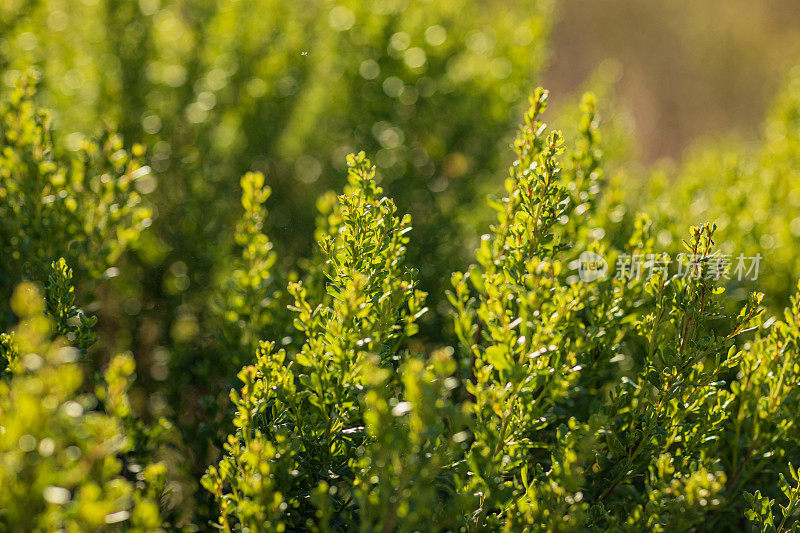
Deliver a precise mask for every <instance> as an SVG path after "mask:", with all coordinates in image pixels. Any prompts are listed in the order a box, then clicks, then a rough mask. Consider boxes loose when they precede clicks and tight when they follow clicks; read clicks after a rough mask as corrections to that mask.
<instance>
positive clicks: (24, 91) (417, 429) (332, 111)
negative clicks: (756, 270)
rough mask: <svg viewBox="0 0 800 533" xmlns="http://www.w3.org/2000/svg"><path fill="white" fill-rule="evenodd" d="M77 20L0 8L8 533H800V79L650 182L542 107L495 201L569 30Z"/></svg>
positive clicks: (512, 16) (390, 15)
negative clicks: (545, 69) (533, 87)
mask: <svg viewBox="0 0 800 533" xmlns="http://www.w3.org/2000/svg"><path fill="white" fill-rule="evenodd" d="M62 4H63V3H62V2H58V1H56V0H52V1H47V2H28V1H25V0H21V1H13V2H10V3H9V2H7V3H4V4H3V5H1V6H0V15H2V17H0V66H1V67H2V72H3V74H2V76H3V83H4V84H5V85H9V84H10V83H11V82H12V81H13V82H14V83H16V86H15V88H14V89H13V90H11V91H10V94H9V96H8V97H7V98H6V99H5V100H4V103H3V104H2V106H0V331H5V333H2V334H0V366H2V368H0V371H1V372H2V377H1V378H0V463H1V464H2V466H0V478H2V479H1V480H2V481H3V487H4V489H6V490H5V492H4V493H3V495H0V530H61V529H65V530H74V531H80V530H103V529H133V530H139V529H141V530H147V531H151V530H158V529H188V530H192V529H201V530H202V529H206V528H207V527H209V522H214V523H215V525H216V526H218V527H220V528H222V529H223V530H231V531H232V530H248V531H272V530H292V531H294V530H321V531H326V530H327V531H350V530H355V529H361V530H364V531H378V530H381V531H427V530H441V531H477V530H490V531H535V530H538V531H558V530H577V531H585V530H604V531H642V530H653V531H693V530H700V529H710V528H717V529H723V530H731V531H740V530H747V529H748V528H750V529H751V530H760V531H787V530H789V529H790V528H795V529H796V528H797V527H800V526H798V525H797V524H798V521H797V520H796V519H797V514H798V488H797V485H798V480H797V476H798V474H797V471H796V469H795V468H794V467H793V466H791V465H792V464H800V448H799V447H798V445H797V438H798V434H797V431H796V429H795V426H796V424H795V421H796V416H797V415H796V413H797V412H798V408H800V405H798V401H800V400H799V398H798V393H797V389H798V385H800V361H798V357H799V356H800V352H799V351H798V339H799V338H800V296H798V295H796V294H794V289H793V286H794V283H791V284H789V283H787V280H789V279H791V280H795V279H796V278H797V277H798V271H797V266H796V262H797V254H796V253H795V252H794V250H795V248H796V246H795V245H796V244H797V243H796V234H798V233H800V232H798V231H795V230H796V229H797V228H795V226H796V225H797V224H796V219H797V218H798V217H796V216H795V215H796V211H797V209H796V207H797V205H795V204H797V203H798V202H797V198H796V197H797V194H795V192H796V191H795V188H796V187H795V185H796V184H795V183H794V178H795V177H796V176H795V174H796V172H797V171H796V166H797V165H796V163H797V156H796V153H795V152H796V151H797V150H796V148H797V131H796V130H797V127H796V126H797V122H798V120H797V119H798V116H800V114H799V112H798V109H800V99H798V97H797V94H796V93H797V91H796V89H797V87H798V84H797V83H796V82H795V81H792V82H791V83H790V86H789V89H788V91H787V93H786V94H785V95H784V96H783V97H781V99H780V100H779V102H778V104H777V105H776V110H775V111H774V112H773V113H772V114H771V115H770V118H769V119H768V122H767V127H766V133H765V141H764V146H763V148H762V149H760V151H759V150H756V151H753V150H746V149H743V148H741V147H739V146H735V145H734V147H733V148H732V149H729V150H732V153H733V155H720V153H721V152H720V151H719V150H718V149H711V150H708V151H706V152H705V154H706V155H701V156H698V157H697V158H695V159H693V160H692V161H690V162H689V163H687V165H686V166H685V167H684V168H683V169H682V170H681V171H680V172H679V173H678V177H677V178H675V179H674V181H672V182H669V181H667V180H666V179H664V178H663V177H656V178H655V179H651V180H649V181H648V182H647V183H646V184H645V185H644V186H643V187H637V186H634V180H632V179H630V178H629V177H626V176H625V175H620V174H616V173H615V170H616V169H615V168H614V165H613V164H609V163H608V162H607V161H605V160H604V159H603V149H601V148H605V147H607V146H609V144H608V143H607V142H606V141H603V140H602V139H601V138H600V135H599V130H598V122H599V112H598V110H597V104H596V102H595V100H596V99H595V98H594V97H593V96H591V95H587V96H585V97H584V99H583V100H582V102H581V104H580V106H579V110H578V112H579V115H580V117H579V118H578V119H577V120H576V121H574V122H575V124H574V125H573V126H572V127H569V128H567V129H566V130H565V131H569V132H574V133H570V134H569V135H567V136H566V139H565V138H564V137H565V136H564V135H562V134H561V133H559V132H557V131H548V129H547V126H546V125H545V124H544V123H543V122H542V113H543V112H544V111H545V106H546V103H547V93H546V92H545V91H542V90H537V91H536V92H535V94H534V96H533V98H532V99H531V102H530V103H531V106H530V109H529V110H528V112H527V113H526V114H525V116H524V123H523V125H522V128H521V130H520V132H519V134H518V136H517V139H516V141H515V142H514V144H513V147H514V152H515V154H516V159H515V161H514V162H513V164H512V165H511V168H510V171H509V173H508V175H507V176H506V179H505V182H504V186H505V191H504V193H503V194H504V196H503V197H502V198H497V197H494V196H490V198H489V202H488V205H487V206H483V205H482V202H483V198H484V196H485V193H487V192H496V191H497V190H498V189H500V187H501V186H502V185H503V184H501V183H500V182H501V181H502V180H497V179H495V178H494V176H495V174H494V172H495V170H496V169H497V168H499V167H500V165H501V164H502V163H503V161H504V159H505V157H506V155H509V156H510V155H511V154H506V153H505V151H504V150H503V149H502V146H503V145H504V144H505V143H506V140H507V139H506V134H507V133H508V124H509V120H510V119H509V117H510V116H511V111H512V110H513V109H514V107H515V105H516V103H517V102H518V100H519V96H520V94H522V92H524V91H527V85H528V83H529V82H530V81H531V78H532V77H534V76H535V75H536V72H537V70H538V67H539V66H540V63H541V59H542V46H543V40H542V36H543V35H544V33H546V30H547V26H548V19H547V17H546V13H547V12H548V11H549V9H550V5H549V3H548V2H538V1H537V2H534V3H533V4H532V5H531V3H524V2H521V3H516V2H512V3H500V2H495V1H491V2H488V3H474V2H467V1H465V0H448V1H445V2H438V3H436V2H424V1H420V2H408V3H404V2H397V3H395V2H388V3H387V2H377V1H376V2H366V3H364V2H362V3H356V2H352V3H344V4H341V5H339V4H337V5H334V4H333V3H328V2H312V3H303V2H301V3H288V2H269V1H264V2H243V1H239V2H234V1H230V2H228V1H225V2H211V1H201V2H191V3H185V2H184V3H181V2H174V1H166V2H163V3H162V2H152V1H149V0H143V1H140V2H132V1H125V0H100V1H97V2H84V3H74V4H73V3H69V4H63V5H62ZM44 27H49V28H50V29H51V30H52V31H47V32H45V31H40V28H44ZM31 63H32V64H35V65H37V66H38V67H39V68H40V69H41V70H43V71H44V73H45V74H46V76H45V77H44V81H43V82H41V90H40V92H39V93H38V96H35V95H34V93H35V91H34V86H35V85H36V83H37V80H36V77H35V76H32V75H21V74H20V71H22V70H23V67H25V68H27V66H28V64H31ZM35 97H36V98H39V99H41V100H42V101H45V102H47V103H49V104H53V105H55V106H56V108H57V110H58V112H57V113H56V114H55V117H56V120H58V121H60V127H59V128H57V129H53V128H52V127H51V125H50V119H49V116H48V115H47V114H46V113H44V112H41V111H39V110H38V109H37V107H36V105H35V102H34V98H35ZM567 116H571V115H567ZM105 121H109V122H116V123H118V128H119V129H118V130H113V129H112V130H109V131H107V132H106V133H101V134H100V135H99V136H97V138H96V140H94V141H86V142H84V141H82V140H81V139H82V137H79V136H76V135H74V134H73V132H71V131H70V130H65V129H64V127H65V125H68V126H67V127H69V128H73V127H74V128H78V129H81V130H84V131H85V130H87V129H89V128H94V127H96V126H97V125H99V124H102V123H103V122H105ZM59 131H60V132H61V133H58V132H59ZM114 131H119V132H121V134H124V135H125V136H126V137H128V138H135V139H139V140H141V141H143V142H146V143H147V144H149V145H151V149H150V150H149V155H148V156H145V154H144V149H143V148H142V147H141V146H140V145H133V147H132V148H131V149H130V151H126V150H125V149H124V148H123V146H124V144H123V142H122V139H121V136H120V135H118V134H117V133H115V132H114ZM617 144H618V141H617V140H613V142H612V143H610V146H611V148H612V150H613V149H614V147H615V146H616V145H617ZM357 146H358V147H364V148H365V149H368V150H369V151H370V152H374V153H375V162H376V166H375V167H373V166H372V165H371V163H370V162H369V161H367V159H366V158H365V155H364V153H363V152H361V153H359V154H358V155H351V156H348V157H346V158H345V156H344V154H345V153H347V152H349V151H352V149H353V148H355V147H357ZM567 147H569V148H570V149H569V150H567V149H566V148H567ZM754 153H755V156H754V155H753V154H754ZM145 158H146V159H147V163H148V165H147V166H145V165H144V161H145ZM343 162H346V163H345V164H342V163H343ZM150 167H152V168H153V174H155V175H157V176H158V177H159V179H158V180H156V179H155V177H154V176H153V175H150V172H151V171H150ZM345 168H346V169H347V180H346V181H347V183H346V185H344V191H343V194H341V195H340V196H336V195H335V194H333V193H331V192H330V191H328V189H330V188H337V189H338V188H339V186H340V184H341V182H342V181H343V180H342V178H341V175H342V174H343V172H339V171H340V170H344V169H345ZM240 175H243V177H242V178H241V179H240V181H239V184H240V186H241V194H240V195H239V198H238V203H239V204H240V205H241V209H240V208H239V205H238V204H237V193H236V188H235V187H234V186H233V184H234V180H235V179H237V178H238V177H239V176H240ZM267 183H269V186H267ZM384 189H385V190H386V194H387V195H389V196H392V197H394V198H396V201H397V203H396V204H395V201H393V200H391V199H389V198H388V197H387V196H384ZM326 191H328V192H326ZM150 193H153V194H150ZM147 194H150V196H149V198H148V204H145V202H144V200H143V197H144V196H145V195H147ZM798 205H800V204H798ZM639 211H641V212H642V213H646V214H638V212H639ZM404 212H410V213H411V215H413V217H414V220H415V224H416V229H415V231H414V232H413V233H412V232H411V225H410V221H411V217H410V216H409V215H401V214H399V213H404ZM492 216H494V220H493V221H492V220H491V219H492ZM151 219H152V224H153V225H154V227H152V228H149V229H147V231H143V230H145V229H146V228H148V226H150V225H151ZM704 220H716V223H714V222H711V223H705V224H702V223H701V222H703V221H704ZM698 224H699V225H698ZM687 227H690V230H689V235H688V237H687V236H686V228H687ZM478 232H480V233H483V235H482V236H481V237H479V238H475V235H476V234H477V233H478ZM312 235H313V239H312ZM684 239H685V240H684ZM311 240H315V241H317V246H315V247H314V249H313V250H310V249H309V241H311ZM717 241H718V242H717ZM681 243H682V244H683V248H682V249H680V248H679V247H680V245H681ZM473 245H475V247H476V250H475V254H474V264H472V265H471V266H469V265H468V262H469V261H468V260H467V258H466V257H467V255H469V254H468V253H465V250H468V249H470V248H471V247H472V246H473ZM126 250H130V251H132V253H128V254H123V252H125V251H126ZM681 251H682V252H683V254H684V255H683V256H680V255H678V254H679V252H681ZM584 252H587V253H590V257H598V256H599V257H600V258H602V259H604V260H605V262H606V264H607V266H608V268H609V273H608V275H606V276H599V277H598V279H593V280H588V279H584V278H583V277H582V274H584V273H585V272H584V271H582V270H581V268H584V267H586V261H587V260H586V259H585V257H586V255H585V254H584ZM665 252H666V253H668V254H672V255H671V256H670V255H664V253H665ZM758 253H762V255H763V256H764V265H765V268H764V270H763V271H762V277H761V278H760V279H759V281H758V283H745V282H741V281H739V280H734V279H726V275H725V272H726V271H725V267H726V264H727V263H726V258H730V257H731V256H736V255H738V254H744V255H747V256H755V255H756V254H758ZM592 254H593V255H592ZM670 257H672V258H674V259H676V260H678V259H681V258H682V259H683V260H684V261H685V262H684V263H681V265H680V266H681V271H680V272H679V273H676V272H675V269H674V266H675V264H674V263H673V264H672V268H671V269H667V270H663V269H660V268H658V266H659V264H660V263H663V262H668V261H671V259H670ZM635 258H641V259H642V260H643V261H642V264H641V265H638V266H641V268H642V270H643V271H645V272H647V275H644V274H642V275H631V276H621V275H617V276H615V275H614V274H615V273H619V272H620V270H619V267H620V266H626V265H627V268H630V269H633V268H634V265H633V264H632V261H633V260H634V259H635ZM686 261H688V262H686ZM68 265H70V266H71V267H72V268H74V269H75V271H74V273H73V271H72V270H71V268H70V267H69V266H68ZM454 270H455V273H454V274H452V275H451V273H452V271H454ZM615 271H616V272H615ZM628 273H630V274H632V273H633V271H632V270H629V271H628ZM76 284H77V289H76V287H75V285H76ZM14 287H18V288H17V289H16V292H13V291H14ZM756 287H758V288H763V289H764V290H765V292H766V293H767V295H766V297H764V300H763V301H764V302H765V306H766V307H767V309H768V312H766V313H765V312H764V310H763V309H762V308H761V303H762V295H761V294H760V293H756V294H750V292H749V291H750V289H754V288H756ZM447 288H449V289H450V291H449V292H448V291H447V290H446V289H447ZM426 293H428V294H426ZM793 294H794V295H793ZM787 303H788V304H789V305H788V308H787V309H786V310H785V312H783V314H782V316H781V313H780V310H783V308H784V307H785V306H786V305H787ZM88 309H91V314H90V313H89V312H88V311H87V310H88ZM776 314H777V316H772V315H776ZM95 315H96V316H97V317H98V319H95V318H94V316H95ZM14 324H17V325H16V326H14ZM98 338H99V339H100V342H99V343H98V342H97V340H98ZM118 349H122V351H123V353H124V355H120V356H112V354H116V353H117V352H118ZM127 349H132V350H133V352H134V353H135V355H134V356H132V355H131V354H130V353H129V352H127V351H125V350H127ZM134 358H135V359H136V360H137V362H139V363H140V364H139V368H140V369H142V371H141V372H140V373H139V374H138V375H136V379H135V380H134V369H135V367H136V365H135V364H134ZM242 367H243V368H242ZM100 368H105V371H104V372H102V373H100V372H98V370H99V369H100ZM240 368H241V370H239V369H240ZM237 371H238V375H237ZM231 388H233V389H234V390H233V391H232V392H231V393H230V398H231V400H232V402H233V407H231V406H230V404H229V403H228V401H227V400H226V399H225V398H224V396H225V395H226V394H227V391H228V390H230V389H231ZM162 415H167V416H169V417H170V419H171V420H172V423H175V424H176V425H177V426H178V429H179V430H180V436H178V435H177V434H175V433H173V432H172V431H171V427H172V423H171V422H168V421H166V420H164V419H162V418H160V417H161V416H162ZM179 456H180V459H178V457H179ZM209 464H211V465H213V466H210V467H207V465H209ZM206 468H207V472H206V474H205V476H204V477H202V480H201V479H200V476H201V475H202V472H204V471H206ZM787 471H788V474H789V477H790V478H791V479H792V480H793V482H794V486H792V485H789V482H787V481H786V479H787V478H786V476H785V474H786V472H787ZM200 485H202V487H204V488H205V489H206V491H205V492H203V491H200V490H198V488H199V486H200ZM748 521H749V522H750V525H748Z"/></svg>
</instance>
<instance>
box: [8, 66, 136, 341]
mask: <svg viewBox="0 0 800 533" xmlns="http://www.w3.org/2000/svg"><path fill="white" fill-rule="evenodd" d="M35 91H36V78H35V77H33V76H32V75H26V76H23V77H22V78H21V79H20V80H19V82H18V84H17V86H16V88H15V89H14V91H13V92H12V93H11V95H10V96H9V98H8V99H7V100H6V101H4V102H3V103H2V104H0V147H1V148H2V150H1V151H0V200H2V202H0V297H1V298H0V300H1V301H2V303H0V326H2V327H8V326H9V325H10V324H11V323H12V319H11V316H10V314H9V310H8V308H7V305H8V302H9V300H10V297H11V289H12V288H13V287H14V286H15V284H17V283H19V282H21V281H23V280H25V279H27V280H32V281H37V282H40V283H44V282H45V281H46V279H47V276H48V274H49V266H50V263H51V262H52V261H55V260H57V259H59V258H61V257H66V258H67V259H68V262H69V263H70V264H77V265H80V269H79V277H81V278H86V277H87V276H92V277H100V276H101V275H102V274H103V273H104V272H105V271H106V269H107V268H108V267H110V266H111V265H112V264H113V263H114V261H115V260H116V259H117V258H118V257H119V255H120V254H121V253H122V252H123V250H125V248H126V246H128V245H129V244H130V243H131V242H132V241H135V240H136V239H137V238H138V235H139V232H140V231H141V230H142V229H143V228H145V227H147V226H149V225H150V210H149V208H147V207H146V206H144V205H142V198H141V195H140V194H139V193H138V192H137V190H136V184H137V181H138V180H140V179H143V178H144V177H146V176H147V174H148V173H149V172H150V169H149V167H146V166H142V162H141V156H142V155H143V148H142V147H141V146H140V145H136V146H134V147H133V149H132V152H131V153H129V152H127V151H125V150H124V149H123V146H122V141H121V139H120V138H119V137H118V136H116V135H115V134H113V133H110V132H109V133H106V134H105V135H104V136H102V137H101V138H99V139H97V140H96V141H89V140H84V142H83V145H82V147H81V148H80V150H78V151H77V152H75V153H69V154H63V153H62V152H61V151H60V150H58V149H57V147H56V146H55V145H54V144H53V139H52V137H53V132H52V128H51V125H50V118H49V114H48V113H47V112H44V111H41V110H38V109H37V108H36V107H35V105H34V102H33V96H34V94H35ZM64 268H65V267H64ZM60 275H63V272H62V273H61V274H60ZM53 297H55V295H53ZM59 297H60V298H65V297H66V298H71V296H70V295H61V296H59ZM65 318H67V317H61V319H62V320H63V319H65Z"/></svg>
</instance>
